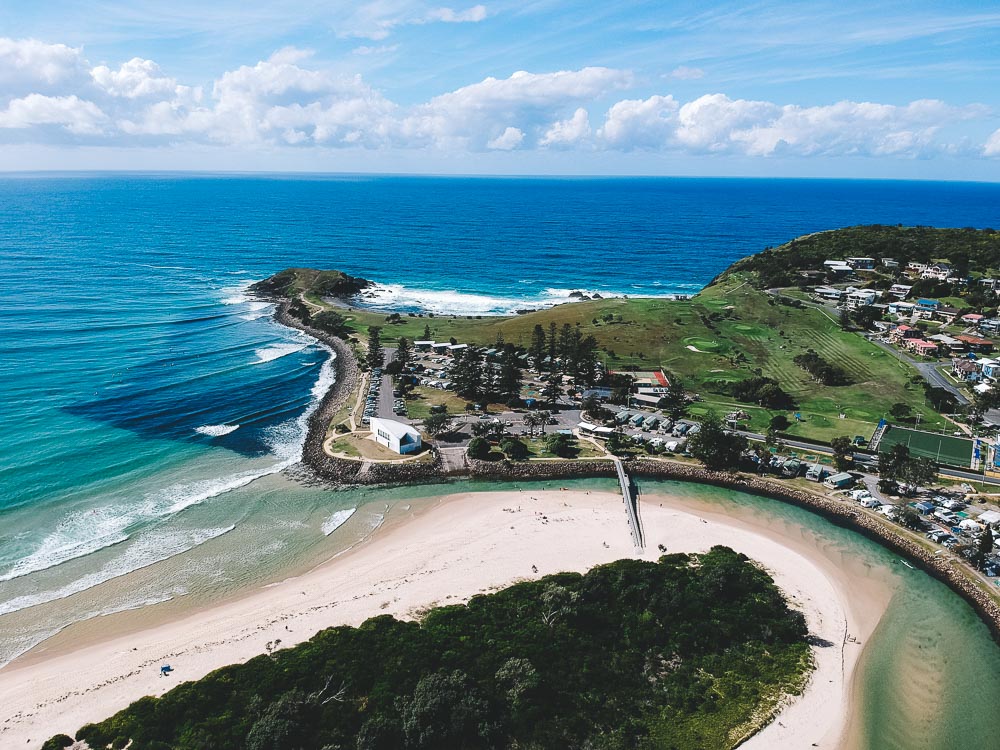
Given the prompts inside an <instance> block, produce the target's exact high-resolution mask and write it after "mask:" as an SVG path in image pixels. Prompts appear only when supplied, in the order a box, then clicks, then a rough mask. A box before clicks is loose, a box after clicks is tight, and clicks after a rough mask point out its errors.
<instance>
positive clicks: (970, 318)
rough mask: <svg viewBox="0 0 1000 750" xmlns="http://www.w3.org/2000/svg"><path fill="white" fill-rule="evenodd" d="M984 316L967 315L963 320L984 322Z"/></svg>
mask: <svg viewBox="0 0 1000 750" xmlns="http://www.w3.org/2000/svg"><path fill="white" fill-rule="evenodd" d="M982 319H983V316H982V315H980V314H979V313H967V314H965V315H963V316H962V320H982Z"/></svg>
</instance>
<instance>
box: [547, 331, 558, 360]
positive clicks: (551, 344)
mask: <svg viewBox="0 0 1000 750" xmlns="http://www.w3.org/2000/svg"><path fill="white" fill-rule="evenodd" d="M547 346H548V350H549V351H548V354H549V372H555V369H556V357H558V356H559V354H558V352H559V345H558V342H557V340H556V322H555V321H554V320H553V321H552V322H551V323H549V338H548V342H547Z"/></svg>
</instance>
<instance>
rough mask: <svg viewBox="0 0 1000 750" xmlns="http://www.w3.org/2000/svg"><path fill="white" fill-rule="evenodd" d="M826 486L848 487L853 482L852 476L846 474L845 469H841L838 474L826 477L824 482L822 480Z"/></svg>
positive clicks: (839, 488)
mask: <svg viewBox="0 0 1000 750" xmlns="http://www.w3.org/2000/svg"><path fill="white" fill-rule="evenodd" d="M824 484H826V486H827V487H832V488H833V489H835V490H842V489H844V488H845V487H850V486H851V485H852V484H854V477H853V476H852V475H851V474H848V473H847V472H846V471H842V472H840V473H839V474H834V475H833V476H832V477H827V480H826V482H824Z"/></svg>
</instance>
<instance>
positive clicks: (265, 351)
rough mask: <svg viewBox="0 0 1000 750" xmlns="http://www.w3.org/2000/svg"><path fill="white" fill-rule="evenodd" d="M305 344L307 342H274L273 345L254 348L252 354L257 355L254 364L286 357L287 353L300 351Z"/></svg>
mask: <svg viewBox="0 0 1000 750" xmlns="http://www.w3.org/2000/svg"><path fill="white" fill-rule="evenodd" d="M307 346H309V344H275V345H274V346H267V347H264V348H262V349H255V350H254V354H256V355H257V361H256V362H254V364H255V365H261V364H264V363H265V362H273V361H274V360H276V359H281V358H282V357H287V356H288V355H289V354H295V352H300V351H302V350H303V349H305V348H306V347H307Z"/></svg>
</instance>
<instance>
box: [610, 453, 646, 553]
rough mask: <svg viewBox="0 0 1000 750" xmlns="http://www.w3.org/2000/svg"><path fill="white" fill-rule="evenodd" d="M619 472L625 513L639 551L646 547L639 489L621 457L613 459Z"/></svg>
mask: <svg viewBox="0 0 1000 750" xmlns="http://www.w3.org/2000/svg"><path fill="white" fill-rule="evenodd" d="M613 461H614V462H615V470H616V471H617V472H618V485H619V486H620V487H621V491H622V500H624V501H625V514H626V516H627V517H628V527H629V531H630V532H631V533H632V543H633V544H634V545H635V548H636V549H637V550H639V551H642V549H643V548H644V547H645V541H644V539H643V535H642V523H641V522H640V521H639V490H638V489H637V488H636V486H635V484H634V483H633V482H632V479H631V478H630V477H629V475H628V474H627V473H626V472H625V465H624V464H623V463H622V462H621V460H620V459H617V458H615V459H613Z"/></svg>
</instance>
